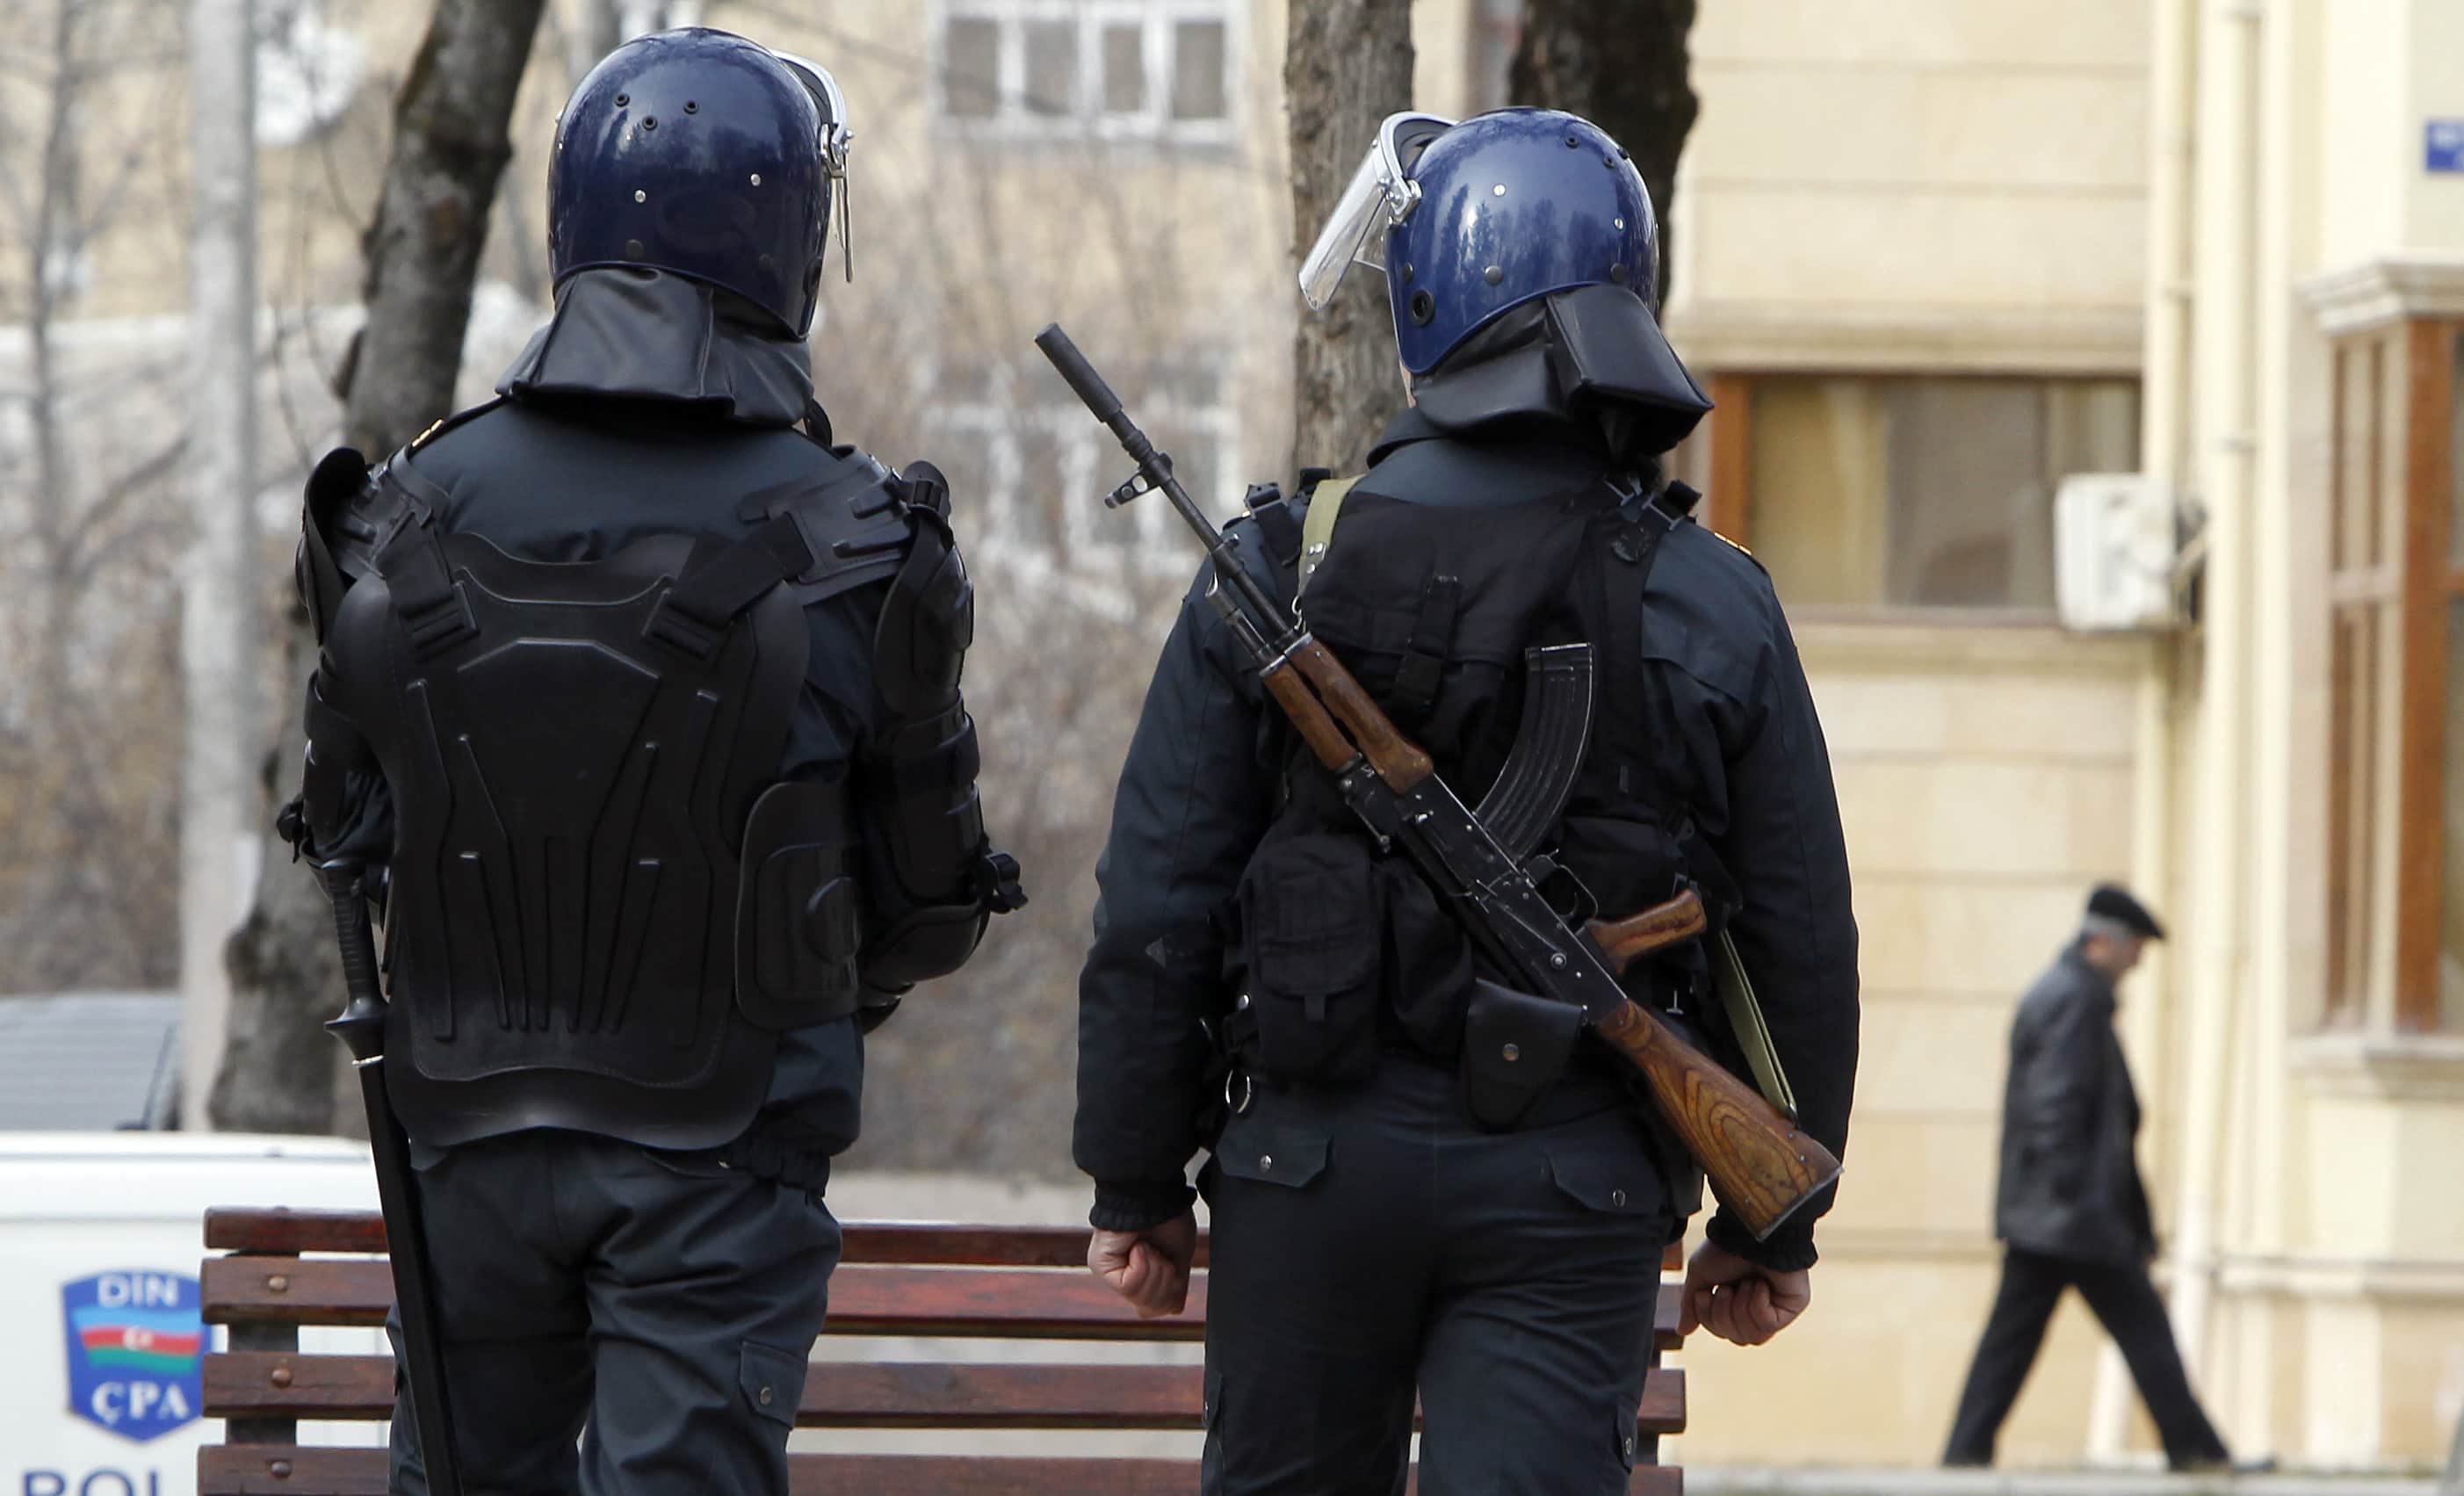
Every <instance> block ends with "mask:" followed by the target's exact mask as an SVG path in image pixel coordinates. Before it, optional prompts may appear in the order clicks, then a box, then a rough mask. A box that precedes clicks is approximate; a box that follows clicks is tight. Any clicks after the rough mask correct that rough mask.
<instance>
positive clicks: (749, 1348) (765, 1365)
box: [737, 1340, 812, 1428]
mask: <svg viewBox="0 0 2464 1496" xmlns="http://www.w3.org/2000/svg"><path fill="white" fill-rule="evenodd" d="M811 1368H812V1363H811V1362H810V1361H809V1360H808V1359H807V1358H806V1356H805V1354H804V1353H803V1352H801V1351H782V1350H781V1349H780V1348H779V1347H777V1346H765V1345H763V1344H761V1343H760V1342H759V1341H758V1340H747V1341H745V1342H744V1346H743V1351H742V1353H741V1355H740V1357H739V1359H738V1360H737V1383H738V1385H740V1386H741V1387H742V1388H743V1389H744V1401H745V1405H746V1406H747V1407H750V1408H751V1409H752V1410H753V1413H754V1416H755V1417H756V1418H762V1419H769V1420H770V1421H771V1422H773V1423H776V1424H778V1425H779V1426H780V1427H781V1428H794V1427H795V1426H796V1408H797V1405H798V1404H799V1403H801V1402H802V1401H803V1397H804V1376H805V1374H806V1373H807V1372H809V1371H810V1370H811Z"/></svg>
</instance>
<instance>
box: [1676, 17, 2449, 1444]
mask: <svg viewBox="0 0 2464 1496" xmlns="http://www.w3.org/2000/svg"><path fill="white" fill-rule="evenodd" d="M2458 56H2464V11H2457V10H2456V8H2455V7H2453V5H2450V4H2443V3H2439V0H2368V3H2362V4H2348V3H2345V0H2332V3H2331V0H2266V3H2263V4H2262V3H2255V0H2093V3H2088V4H2076V3H2061V4H2056V3H2053V0H2010V3H2001V4H1995V5H1991V6H1984V5H1974V4H1969V3H1965V0H1869V3H1862V4H1858V5H1855V6H1844V7H1843V6H1837V5H1814V4H1810V3H1805V0H1727V3H1724V4H1720V5H1711V6H1705V7H1704V8H1703V11H1702V14H1701V18H1700V20H1699V21H1698V23H1697V26H1696V29H1695V33H1694V61H1695V71H1694V77H1695V83H1696V87H1697V89H1698V91H1699V93H1700V94H1701V96H1702V100H1703V111H1702V118H1701V120H1700V121H1699V123H1698V124H1697V126H1696V129H1695V132H1694V134H1693V137H1692V139H1691V140H1690V142H1689V143H1688V148H1687V153H1686V157H1685V162H1684V165H1683V170H1682V173H1681V183H1680V190H1679V194H1678V201H1677V203H1676V205H1675V214H1674V217H1675V253H1676V255H1677V268H1676V289H1675V294H1674V299H1673V304H1672V306H1671V307H1670V309H1669V317H1668V320H1669V324H1670V328H1671V331H1672V334H1673V335H1674V337H1675V339H1676V341H1677V342H1678V345H1679V347H1680V348H1681V350H1683V353H1684V354H1685V355H1686V357H1687V358H1688V359H1689V361H1690V362H1691V363H1693V365H1694V367H1695V368H1696V369H1697V371H1698V372H1700V373H1702V374H1703V375H1705V378H1706V382H1707V383H1708V384H1709V385H1710V387H1711V388H1712V390H1713V393H1714V394H1715V396H1716V397H1717V398H1718V399H1719V401H1720V410H1719V412H1718V413H1717V414H1716V415H1715V416H1714V418H1713V426H1712V429H1711V430H1710V431H1709V432H1708V433H1706V435H1705V437H1703V438H1700V439H1698V440H1697V442H1696V443H1695V444H1694V450H1693V451H1690V452H1689V453H1688V454H1687V455H1688V462H1689V467H1690V470H1691V471H1692V473H1694V474H1695V475H1696V476H1697V477H1698V480H1701V481H1703V482H1704V486H1705V487H1706V488H1707V489H1708V491H1709V492H1710V494H1711V495H1712V500H1711V502H1712V512H1713V516H1714V518H1715V522H1717V523H1719V524H1720V525H1721V527H1722V528H1723V529H1725V530H1727V531H1728V532H1730V533H1731V534H1732V535H1734V536H1736V537H1737V538H1739V539H1743V540H1745V541H1746V543H1748V544H1749V545H1750V546H1752V547H1753V548H1754V549H1755V550H1756V551H1757V553H1758V554H1759V555H1760V556H1761V557H1762V558H1763V559H1764V560H1765V561H1766V562H1767V563H1768V564H1769V565H1770V566H1771V570H1772V572H1773V574H1774V576H1775V577H1776V578H1777V579H1778V582H1779V585H1780V588H1781V593H1782V596H1783V598H1784V599H1786V600H1787V601H1788V602H1789V604H1790V607H1791V613H1792V616H1793V619H1794V620H1795V622H1796V625H1797V631H1798V637H1799V640H1800V644H1801V646H1802V648H1803V651H1804V654H1805V657H1806V661H1807V665H1808V668H1809V671H1810V672H1811V674H1812V676H1813V679H1814V682H1815V691H1816V693H1817V695H1818V697H1819V698H1820V702H1821V705H1822V708H1823V712H1824V716H1825V722H1826V726H1827V728H1828V730H1829V733H1830V739H1831V749H1832V754H1833V759H1834V764H1835V767H1836V770H1837V777H1838V782H1839V788H1840V792H1841V800H1842V804H1843V809H1844V812H1845V814H1846V817H1847V822H1848V833H1849V848H1850V854H1851V858H1852V861H1853V862H1854V864H1855V868H1856V872H1857V891H1858V906H1859V924H1860V927H1861V929H1862V932H1863V935H1864V951H1863V959H1862V963H1861V964H1862V968H1863V970H1862V978H1863V991H1864V1001H1865V1040H1864V1045H1865V1046H1864V1054H1863V1060H1862V1064H1861V1067H1860V1076H1859V1121H1858V1125H1857V1136H1856V1140H1855V1142H1854V1144H1853V1146H1852V1149H1851V1153H1850V1155H1849V1179H1848V1183H1847V1185H1846V1187H1845V1188H1844V1190H1843V1193H1842V1196H1841V1203H1840V1206H1839V1208H1838V1210H1837V1213H1836V1214H1835V1216H1834V1217H1833V1218H1832V1220H1831V1221H1830V1222H1829V1224H1828V1226H1827V1228H1826V1230H1825V1232H1824V1245H1825V1264H1824V1266H1823V1268H1822V1269H1821V1270H1820V1271H1819V1272H1818V1273H1817V1275H1816V1285H1817V1290H1816V1291H1817V1309H1816V1310H1815V1314H1814V1315H1813V1316H1812V1317H1810V1318H1809V1319H1808V1320H1807V1321H1805V1322H1804V1324H1803V1325H1801V1326H1800V1327H1798V1328H1797V1329H1796V1330H1794V1331H1791V1333H1790V1334H1789V1335H1788V1336H1785V1337H1783V1338H1782V1339H1781V1340H1780V1341H1779V1342H1778V1343H1776V1344H1775V1345H1774V1346H1773V1347H1771V1349H1769V1350H1767V1351H1761V1352H1755V1353H1738V1352H1733V1351H1730V1350H1727V1349H1726V1348H1722V1347H1718V1346H1697V1347H1693V1348H1689V1350H1688V1352H1687V1355H1686V1359H1687V1364H1688V1365H1689V1366H1691V1367H1693V1368H1694V1369H1695V1371H1696V1375H1695V1377H1694V1379H1693V1381H1692V1384H1691V1385H1692V1391H1693V1397H1694V1408H1695V1418H1694V1428H1695V1432H1693V1433H1692V1434H1690V1435H1688V1436H1687V1438H1686V1439H1685V1440H1684V1441H1683V1458H1686V1459H1689V1460H1700V1461H1706V1462H1707V1461H1717V1462H1730V1461H1734V1462H1746V1463H1762V1462H1777V1463H1806V1462H1814V1461H1823V1462H1830V1461H1874V1462H1883V1463H1900V1462H1911V1463H1923V1462H1926V1461H1929V1460H1931V1459H1933V1458H1935V1457H1936V1456H1937V1455H1938V1453H1939V1449H1940V1444H1941V1441H1942V1439H1943V1437H1944V1436H1945V1434H1946V1432H1947V1426H1948V1421H1949V1418H1950V1412H1951V1407H1952V1404H1953V1402H1954V1400H1955V1398H1956V1397H1957V1393H1958V1387H1959V1382H1960V1379H1961V1377H1962V1375H1964V1372H1965V1370H1966V1364H1967V1359H1968V1355H1969V1352H1970V1350H1971V1348H1972V1345H1973V1340H1974V1336H1975V1334H1976V1333H1977V1331H1979V1330H1980V1329H1981V1327H1982V1324H1983V1320H1984V1316H1985V1310H1986V1308H1987V1305H1988V1303H1989V1302H1990V1299H1991V1292H1992V1287H1993V1282H1994V1277H1995V1271H1996V1265H1997V1261H1998V1249H1997V1248H1996V1246H1995V1244H1994V1243H1993V1242H1992V1241H1991V1232H1990V1218H1991V1198H1992V1188H1993V1177H1994V1169H1995V1134H1996V1132H1997V1128H1998V1109H1999V1101H2000V1090H2001V1076H2002V1071H2003V1068H2004V1063H2005V1037H2006V1033H2007V1026H2008V1023H2009V1019H2010V1016H2011V1012H2012V1009H2013V1004H2014V1002H2015V1000H2016V997H2017V995H2018V993H2019V992H2020V991H2021V990H2022V989H2023V988H2024V987H2025V985H2026V984H2027V983H2028V981H2029V980H2030V979H2032V978H2033V977H2034V975H2035V973H2036V972H2037V971H2038V970H2039V969H2040V968H2041V967H2042V965H2043V964H2044V963H2045V962H2046V961H2047V960H2049V959H2050V958H2051V957H2052V955H2053V954H2054V951H2055V949H2056V948H2057V945H2058V944H2059V943H2060V942H2061V940H2062V939H2063V938H2064V937H2065V935H2067V933H2068V931H2069V930H2070V928H2071V927H2072V924H2073V922H2074V921H2075V919H2076V915H2077V912H2078V906H2079V899H2080V897H2081V896H2082V894H2083V893H2084V891H2085V889H2086V888H2087V886H2088V885H2089V884H2090V883H2092V882H2094V881H2095V880H2097V879H2100V878H2105V877H2115V878H2123V879H2126V880H2128V881H2130V882H2131V883H2133V884H2135V885H2136V886H2138V887H2139V888H2141V889H2142V890H2143V891H2145V892H2146V893H2147V894H2148V895H2149V897H2150V898H2151V899H2152V900H2153V901H2154V902H2155V903H2157V904H2158V905H2159V907H2160V908H2162V909H2163V910H2164V912H2165V913H2167V915H2168V916H2169V917H2170V918H2171V920H2172V923H2173V927H2174V935H2175V938H2174V940H2173V941H2172V942H2171V943H2170V945H2169V946H2167V947H2166V948H2164V950H2163V952H2162V954H2161V955H2160V957H2158V958H2157V959H2156V960H2155V961H2154V962H2152V963H2151V964H2150V966H2149V968H2147V969H2145V970H2144V971H2143V972H2142V973H2141V975H2140V976H2138V977H2137V978H2136V979H2134V980H2133V981H2132V983H2131V984H2130V985H2129V986H2128V987H2127V988H2126V989H2125V994H2124V999H2125V1001H2124V1015H2123V1026H2124V1039H2125V1044H2126V1045H2127V1047H2128V1048H2129V1051H2130V1053H2131V1056H2132V1059H2133V1063H2134V1066H2135V1067H2136V1069H2137V1071H2138V1074H2139V1077H2140V1085H2141V1089H2142V1091H2143V1093H2144V1095H2145V1098H2146V1100H2147V1103H2148V1113H2149V1114H2148V1122H2147V1126H2146V1130H2145V1133H2143V1136H2142V1145H2141V1157H2142V1162H2143V1165H2144V1167H2145V1172H2146V1174H2147V1176H2148V1179H2149V1184H2150V1189H2151V1193H2152V1194H2153V1195H2154V1197H2155V1198H2156V1199H2157V1201H2158V1205H2157V1213H2158V1217H2159V1223H2160V1228H2161V1229H2162V1231H2163V1232H2164V1234H2165V1238H2166V1243H2167V1246H2166V1253H2165V1258H2164V1261H2163V1263H2162V1265H2160V1268H2159V1272H2160V1277H2161V1278H2162V1279H2163V1280H2164V1281H2166V1282H2167V1284H2168V1285H2169V1294H2170V1298H2171V1301H2172V1306H2173V1313H2174V1318H2175V1321H2176V1324H2177V1327H2178V1328H2179V1330H2180V1332H2181V1335H2182V1338H2183V1342H2184V1346H2185V1350H2186V1353H2187V1355H2188V1356H2189V1359H2190V1361H2191V1362H2192V1364H2193V1367H2194V1375H2195V1377H2196V1380H2197V1381H2198V1382H2199V1384H2200V1386H2201V1388H2202V1390H2203V1393H2204V1395H2205V1397H2207V1399H2208V1401H2209V1403H2210V1406H2211V1412H2212V1413H2213V1414H2214V1415H2215V1417H2216V1418H2217V1420H2218V1421H2219V1423H2220V1424H2221V1425H2222V1426H2223V1427H2224V1429H2225V1430H2226V1432H2227V1434H2228V1437H2229V1439H2230V1440H2231V1441H2232V1442H2233V1444H2234V1446H2235V1447H2236V1449H2238V1450H2241V1451H2243V1452H2247V1453H2254V1454H2255V1453H2274V1454H2277V1455H2278V1456H2280V1457H2281V1458H2283V1459H2284V1460H2285V1461H2286V1462H2287V1463H2294V1464H2299V1465H2316V1466H2324V1467H2344V1466H2370V1465H2389V1464H2394V1465H2402V1464H2408V1463H2432V1462H2435V1461H2437V1460H2439V1459H2440V1458H2442V1457H2443V1456H2444V1454H2445V1452H2446V1449H2447V1441H2448V1437H2449V1432H2450V1430H2451V1429H2452V1428H2453V1426H2454V1422H2455V1419H2456V1418H2457V1416H2458V1412H2459V1409H2464V975H2459V974H2464V914H2459V913H2457V912H2458V911H2464V842H2456V843H2453V844H2452V845H2453V849H2451V841H2450V837H2451V834H2452V835H2453V836H2454V837H2458V838H2464V808H2459V807H2464V737H2453V741H2452V742H2451V736H2452V735H2453V734H2458V733H2464V721H2457V720H2454V719H2453V718H2452V717H2451V713H2452V711H2453V708H2452V707H2451V705H2450V703H2451V701H2453V699H2455V697H2456V695H2457V692H2456V691H2455V690H2454V689H2453V685H2451V682H2456V681H2459V680H2464V676H2459V675H2457V674H2455V673H2453V671H2456V670H2457V669H2458V668H2459V667H2457V666H2455V665H2453V664H2452V663H2451V662H2453V661H2458V660H2464V652H2457V651H2460V650H2464V635H2459V634H2456V633H2454V630H2457V629H2464V605H2459V604H2458V603H2457V602H2455V601H2454V600H2456V599H2458V598H2459V597H2464V561H2459V560H2458V558H2464V528H2459V525H2464V519H2459V516H2464V488H2459V487H2458V473H2459V470H2458V467H2457V464H2456V460H2455V453H2454V446H2455V444H2456V442H2457V441H2458V440H2459V436H2464V405H2459V404H2458V399H2459V397H2458V392H2457V391H2458V384H2459V381H2458V375H2457V363H2456V360H2457V346H2458V340H2457V335H2456V330H2455V329H2456V322H2455V319H2456V318H2457V317H2458V316H2459V315H2464V175H2458V174H2456V169H2455V168H2456V167H2457V166H2458V165H2464V163H2459V162H2456V161H2455V160H2454V159H2453V158H2454V156H2455V155H2456V154H2457V151H2458V149H2459V146H2458V144H2457V143H2458V142H2459V141H2464V125H2452V124H2450V123H2447V122H2443V121H2457V120H2459V119H2464V71H2459V70H2458V69H2456V68H2455V67H2454V65H2453V60H2454V59H2455V58H2456V57H2458ZM2095 472H2119V473H2145V481H2146V482H2148V483H2152V484H2154V485H2157V486H2158V487H2159V490H2160V492H2161V493H2163V494H2165V495H2168V496H2169V497H2170V499H2171V500H2172V501H2173V502H2174V503H2176V504H2178V506H2179V508H2180V511H2181V514H2182V516H2183V519H2184V525H2183V529H2184V533H2185V536H2186V538H2187V543H2186V544H2185V546H2184V547H2183V554H2182V559H2181V561H2180V563H2179V565H2178V568H2177V571H2176V578H2177V582H2178V589H2177V590H2178V593H2179V596H2180V598H2181V600H2182V602H2183V605H2184V606H2183V612H2184V615H2185V616H2184V617H2183V619H2182V621H2181V622H2180V623H2179V624H2178V626H2176V627H2171V628H2165V629H2148V630H2144V631H2137V632H2127V633H2110V634H2080V633H2072V632H2066V631H2064V630H2063V629H2061V628H2060V627H2058V626H2057V622H2056V619H2057V614H2056V611H2055V602H2056V595H2055V573H2056V565H2055V553H2056V527H2055V524H2054V506H2053V497H2054V492H2055V489H2056V487H2057V484H2058V482H2059V480H2060V479H2061V478H2062V477H2063V476H2065V475H2067V474H2070V473H2095ZM1774 1397H1776V1398H1778V1399H1779V1401H1780V1402H1781V1403H1783V1404H1784V1405H1785V1406H1787V1407H1788V1408H1789V1409H1790V1410H1791V1414H1790V1417H1789V1418H1788V1419H1785V1420H1775V1419H1771V1417H1770V1415H1769V1412H1768V1410H1769V1408H1770V1407H1771V1405H1772V1404H1771V1399H1773V1398H1774ZM2134 1407H2135V1400H2134V1399H2133V1398H2132V1397H2131V1396H2130V1393H2129V1388H2128V1383H2127V1380H2126V1377H2125V1376H2124V1375H2123V1373H2122V1369H2121V1367H2120V1363H2119V1359H2118V1357H2117V1356H2115V1355H2114V1354H2113V1353H2111V1351H2110V1350H2109V1349H2102V1348H2101V1337H2100V1336H2099V1335H2098V1334H2097V1332H2096V1331H2095V1330H2094V1327H2093V1324H2092V1322H2091V1321H2090V1320H2089V1319H2088V1317H2087V1315H2086V1314H2085V1312H2084V1309H2083V1308H2082V1307H2080V1306H2079V1305H2078V1304H2077V1303H2076V1302H2074V1303H2073V1304H2072V1305H2070V1306H2069V1307H2068V1308H2066V1309H2064V1311H2063V1313H2062V1315H2061V1316H2060V1317H2059V1318H2058V1319H2057V1324H2056V1328H2055V1331H2054V1333H2053V1335H2052V1336H2051V1338H2050V1339H2049V1341H2048V1345H2047V1349H2046V1352H2045V1354H2044V1356H2043V1358H2042V1359H2041V1360H2040V1361H2039V1363H2038V1366H2037V1370H2036V1373H2035V1375H2034V1377H2033V1378H2032V1379H2031V1381H2030V1383H2029V1386H2028V1389H2027V1391H2026V1393H2025V1394H2024V1395H2023V1397H2022V1399H2021V1401H2020V1404H2019V1407H2018V1410H2017V1413H2016V1415H2015V1416H2014V1418H2013V1422H2012V1423H2011V1425H2010V1426H2009V1428H2008V1429H2006V1431H2005V1436H2004V1442H2003V1457H2004V1459H2005V1461H2006V1463H2073V1462H2077V1461H2079V1460H2081V1459H2083V1458H2084V1459H2089V1460H2093V1461H2125V1462H2127V1461H2144V1460H2146V1459H2149V1458H2152V1448H2153V1445H2152V1438H2151V1436H2150V1432H2149V1430H2148V1429H2147V1428H2146V1426H2145V1419H2144V1417H2141V1416H2139V1415H2137V1414H2136V1413H2135V1412H2134V1411H2133V1409H2134ZM1780 1426H1784V1427H1785V1433H1784V1434H1783V1433H1778V1432H1776V1431H1775V1429H1776V1428H1777V1427H1780Z"/></svg>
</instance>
